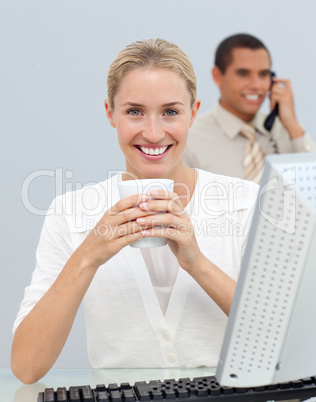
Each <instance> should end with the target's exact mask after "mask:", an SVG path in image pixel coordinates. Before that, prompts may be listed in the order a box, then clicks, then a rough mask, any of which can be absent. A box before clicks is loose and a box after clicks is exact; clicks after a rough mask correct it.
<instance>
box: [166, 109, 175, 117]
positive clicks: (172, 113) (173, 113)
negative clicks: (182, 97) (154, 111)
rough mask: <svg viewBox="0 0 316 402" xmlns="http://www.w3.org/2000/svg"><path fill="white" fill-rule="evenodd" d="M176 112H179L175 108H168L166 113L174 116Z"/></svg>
mask: <svg viewBox="0 0 316 402" xmlns="http://www.w3.org/2000/svg"><path fill="white" fill-rule="evenodd" d="M176 114H178V112H177V111H176V110H175V109H168V110H166V111H165V115H167V116H174V115H176Z"/></svg>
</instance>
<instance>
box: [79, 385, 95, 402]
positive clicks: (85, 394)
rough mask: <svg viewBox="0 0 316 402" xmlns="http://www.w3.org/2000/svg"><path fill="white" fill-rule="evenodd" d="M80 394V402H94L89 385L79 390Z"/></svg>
mask: <svg viewBox="0 0 316 402" xmlns="http://www.w3.org/2000/svg"><path fill="white" fill-rule="evenodd" d="M81 392H82V400H81V401H82V402H94V395H93V393H92V389H91V387H90V385H86V386H84V387H82V388H81Z"/></svg>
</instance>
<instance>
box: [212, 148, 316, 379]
mask: <svg viewBox="0 0 316 402" xmlns="http://www.w3.org/2000/svg"><path fill="white" fill-rule="evenodd" d="M315 374H316V153H297V154H294V153H293V154H282V155H271V156H267V157H266V162H265V168H264V173H263V177H262V180H261V186H260V191H259V195H258V202H257V205H256V210H255V213H254V218H253V222H252V226H251V229H250V233H249V239H248V242H247V245H246V250H245V254H244V257H243V260H242V265H241V271H240V276H239V278H238V281H237V285H236V291H235V295H234V299H233V303H232V306H231V310H230V314H229V319H228V324H227V327H226V332H225V336H224V341H223V344H222V349H221V353H220V358H219V363H218V367H217V371H216V378H217V380H218V382H219V383H220V384H221V385H226V386H233V387H252V386H261V385H266V384H275V383H281V382H289V381H294V380H297V379H299V378H305V377H309V376H315Z"/></svg>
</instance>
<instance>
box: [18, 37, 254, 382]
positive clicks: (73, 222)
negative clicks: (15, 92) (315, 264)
mask: <svg viewBox="0 0 316 402" xmlns="http://www.w3.org/2000/svg"><path fill="white" fill-rule="evenodd" d="M199 106H200V101H199V100H198V99H197V98H196V79H195V74H194V71H193V67H192V65H191V63H190V61H189V59H188V57H187V56H186V55H185V54H184V53H183V51H181V50H180V49H179V48H178V47H177V46H176V45H174V44H172V43H169V42H167V41H165V40H161V39H151V40H142V41H139V42H135V43H132V44H131V45H129V46H127V47H126V48H125V49H123V50H122V51H121V52H120V53H119V54H118V55H117V57H116V58H115V60H114V61H113V63H112V65H111V66H110V70H109V74H108V98H107V99H106V100H105V108H106V113H107V117H108V119H109V121H110V124H111V126H112V127H114V128H115V129H116V131H117V136H118V141H119V144H120V147H121V150H122V152H123V154H124V156H125V160H126V171H125V172H122V173H121V174H120V175H115V176H113V177H112V178H110V179H108V180H106V181H105V182H103V183H99V184H98V185H96V186H95V187H92V188H90V189H88V190H81V191H78V192H76V193H67V194H66V195H64V196H62V197H57V199H56V200H55V201H54V206H55V211H60V210H62V213H57V212H56V213H55V214H52V215H48V216H47V217H46V220H45V223H44V226H43V230H42V234H41V239H40V242H39V246H38V250H37V264H36V268H35V271H34V274H33V277H32V283H31V285H30V286H29V287H28V288H27V289H26V291H25V297H24V300H23V302H22V304H21V308H20V311H19V313H18V316H17V319H16V322H15V324H14V333H15V335H14V340H13V346H12V359H11V360H12V370H13V372H14V373H15V375H16V376H17V377H18V378H20V379H21V380H22V381H23V382H25V383H33V382H35V381H37V380H39V379H40V378H41V377H42V376H43V375H44V374H45V373H46V372H47V371H48V370H49V369H50V368H51V367H52V366H53V364H54V362H55V361H56V359H57V358H58V356H59V354H60V352H61V350H62V348H63V346H64V344H65V342H66V340H67V337H68V334H69V332H70V330H71V327H72V324H73V321H74V319H75V316H76V312H77V310H78V307H79V305H80V303H81V302H82V301H83V302H84V308H85V316H86V328H87V342H88V353H89V358H90V361H91V365H92V366H93V367H198V366H215V365H216V364H217V360H218V355H219V352H220V346H221V342H222V337H223V334H224V330H225V325H226V320H227V314H228V313H229V309H230V305H231V301H232V297H233V294H234V289H235V281H236V279H237V277H238V273H239V267H240V259H241V256H242V252H243V248H244V245H245V242H246V238H247V232H248V227H249V222H250V217H251V210H252V207H253V205H254V203H255V200H256V193H257V186H256V185H255V184H253V183H251V182H246V181H242V180H240V179H233V178H228V177H224V176H216V175H213V174H212V173H207V172H204V171H202V170H195V169H191V168H188V167H186V166H185V165H184V164H183V162H182V155H183V152H184V149H185V146H186V143H187V136H188V131H189V128H190V127H191V126H192V123H193V121H194V119H195V117H196V115H197V113H198V110H199ZM131 177H137V178H138V179H144V178H170V179H173V180H174V182H175V186H174V191H173V192H172V193H170V192H165V191H162V190H161V191H159V192H158V193H152V194H151V195H152V196H153V198H154V199H153V200H149V199H148V195H141V197H140V198H141V199H139V196H131V197H127V198H125V199H122V200H119V195H118V191H117V183H118V181H119V180H129V179H130V178H131ZM73 202H75V203H76V209H75V213H72V214H70V213H67V205H69V203H73ZM138 204H139V206H138V207H135V205H138ZM71 205H73V204H71ZM96 205H97V206H98V208H97V207H96ZM100 205H101V207H102V208H100ZM157 212H165V213H164V214H161V215H159V219H160V222H161V225H162V226H161V227H160V228H157V227H154V221H155V219H156V217H155V214H156V213H157ZM79 218H80V219H79ZM92 219H93V221H94V224H95V225H94V227H93V229H92V230H91V220H92ZM79 221H80V222H79ZM225 225H226V226H227V225H228V226H229V227H228V229H227V231H226V232H227V233H226V232H225V233H224V231H223V229H225V227H226V226H225ZM146 236H158V237H159V236H161V237H166V238H167V239H168V245H166V246H164V247H159V248H152V249H136V248H132V247H128V245H130V244H131V243H133V242H134V241H136V240H139V239H141V238H142V237H146Z"/></svg>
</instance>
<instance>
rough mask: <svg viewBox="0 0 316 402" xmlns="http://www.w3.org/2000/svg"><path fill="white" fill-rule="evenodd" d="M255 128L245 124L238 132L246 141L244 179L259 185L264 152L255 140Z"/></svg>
mask: <svg viewBox="0 0 316 402" xmlns="http://www.w3.org/2000/svg"><path fill="white" fill-rule="evenodd" d="M255 132H256V130H255V128H254V127H253V126H251V125H250V124H245V125H244V126H243V128H242V129H241V131H240V134H241V135H243V136H244V137H245V138H246V139H247V140H248V141H247V144H246V146H245V150H244V161H243V162H244V169H245V179H246V180H252V181H254V182H255V183H258V184H259V183H260V180H261V176H262V173H263V167H264V157H265V155H264V152H263V151H262V149H261V147H260V145H259V144H258V142H257V141H256V139H255Z"/></svg>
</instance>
